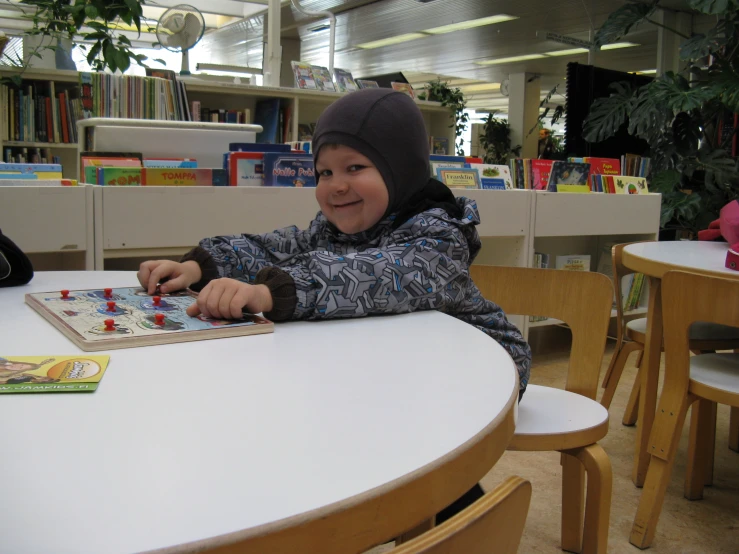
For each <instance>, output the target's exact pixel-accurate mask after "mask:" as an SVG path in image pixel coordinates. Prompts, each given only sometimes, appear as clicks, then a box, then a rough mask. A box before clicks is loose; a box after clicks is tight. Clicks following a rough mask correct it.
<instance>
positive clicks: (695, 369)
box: [690, 354, 739, 405]
mask: <svg viewBox="0 0 739 554" xmlns="http://www.w3.org/2000/svg"><path fill="white" fill-rule="evenodd" d="M690 392H694V393H695V394H697V395H698V396H700V397H701V398H705V399H707V400H711V401H713V402H718V403H720V404H729V405H731V404H732V403H733V402H732V401H731V399H730V398H728V399H727V394H726V393H729V395H732V396H733V395H739V354H701V355H700V356H691V358H690Z"/></svg>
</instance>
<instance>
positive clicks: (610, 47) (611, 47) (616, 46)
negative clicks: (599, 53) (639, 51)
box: [600, 42, 641, 50]
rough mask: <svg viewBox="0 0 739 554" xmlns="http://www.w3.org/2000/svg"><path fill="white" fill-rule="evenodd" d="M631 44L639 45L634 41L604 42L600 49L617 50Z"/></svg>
mask: <svg viewBox="0 0 739 554" xmlns="http://www.w3.org/2000/svg"><path fill="white" fill-rule="evenodd" d="M632 46H641V44H637V43H635V42H614V43H611V44H604V45H603V46H601V47H600V49H601V50H618V49H619V48H631V47H632Z"/></svg>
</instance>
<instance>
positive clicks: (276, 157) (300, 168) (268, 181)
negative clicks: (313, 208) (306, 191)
mask: <svg viewBox="0 0 739 554" xmlns="http://www.w3.org/2000/svg"><path fill="white" fill-rule="evenodd" d="M263 170H264V185H265V186H267V187H315V186H316V177H315V171H314V169H313V156H312V155H310V154H295V153H290V154H275V153H265V154H264V165H263Z"/></svg>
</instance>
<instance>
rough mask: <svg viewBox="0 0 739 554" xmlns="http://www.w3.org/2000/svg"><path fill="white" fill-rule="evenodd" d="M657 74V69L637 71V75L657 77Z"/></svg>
mask: <svg viewBox="0 0 739 554" xmlns="http://www.w3.org/2000/svg"><path fill="white" fill-rule="evenodd" d="M656 73H657V70H656V69H644V70H643V71H637V72H636V74H637V75H655V74H656Z"/></svg>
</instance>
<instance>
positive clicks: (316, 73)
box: [310, 65, 336, 92]
mask: <svg viewBox="0 0 739 554" xmlns="http://www.w3.org/2000/svg"><path fill="white" fill-rule="evenodd" d="M310 68H311V71H312V72H313V79H315V81H316V87H317V88H318V90H325V91H329V92H336V87H335V86H334V81H333V79H331V73H329V71H328V67H323V66H321V65H312V66H310Z"/></svg>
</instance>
